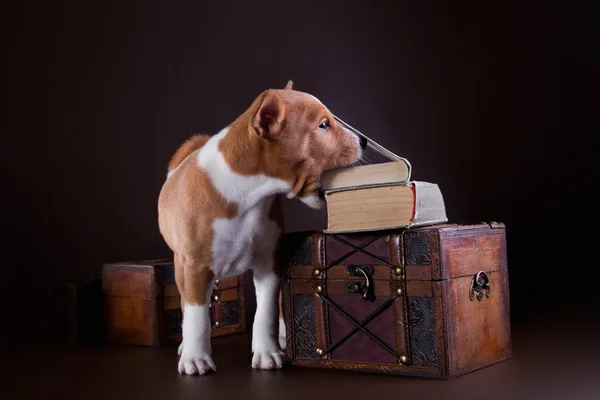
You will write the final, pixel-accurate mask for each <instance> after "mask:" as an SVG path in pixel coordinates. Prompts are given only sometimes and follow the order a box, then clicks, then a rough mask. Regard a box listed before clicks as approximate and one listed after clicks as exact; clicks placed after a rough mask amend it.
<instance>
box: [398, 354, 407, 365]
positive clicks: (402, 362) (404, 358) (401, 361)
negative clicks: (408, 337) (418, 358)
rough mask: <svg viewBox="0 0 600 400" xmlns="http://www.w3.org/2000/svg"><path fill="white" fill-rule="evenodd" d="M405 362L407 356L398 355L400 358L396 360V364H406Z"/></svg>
mask: <svg viewBox="0 0 600 400" xmlns="http://www.w3.org/2000/svg"><path fill="white" fill-rule="evenodd" d="M407 362H408V357H406V356H400V359H399V360H398V364H406V363H407Z"/></svg>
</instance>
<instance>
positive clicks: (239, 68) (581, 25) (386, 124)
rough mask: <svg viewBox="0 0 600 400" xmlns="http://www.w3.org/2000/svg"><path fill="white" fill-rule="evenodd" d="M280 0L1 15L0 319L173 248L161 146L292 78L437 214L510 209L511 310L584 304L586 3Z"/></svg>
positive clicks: (589, 227)
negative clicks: (397, 168) (116, 265)
mask: <svg viewBox="0 0 600 400" xmlns="http://www.w3.org/2000/svg"><path fill="white" fill-rule="evenodd" d="M269 3H274V4H270V5H269ZM283 3H286V4H285V5H282V4H280V3H276V2H266V1H252V2H238V3H233V2H228V1H222V2H218V3H216V4H208V3H206V2H188V4H187V5H185V6H183V5H181V4H179V2H168V3H165V2H162V5H160V6H157V5H151V4H149V3H147V2H140V3H138V4H135V5H134V3H133V2H116V3H114V4H113V3H109V2H98V3H96V4H95V5H91V3H90V2H64V1H63V2H48V3H45V4H44V5H39V4H34V3H31V2H27V3H26V5H24V6H22V8H21V9H19V10H13V13H7V14H5V15H6V18H8V19H9V22H10V24H9V26H11V27H12V28H11V29H10V30H9V33H8V34H7V36H6V37H7V38H8V40H9V42H10V45H11V46H9V47H8V49H9V51H10V53H9V56H8V57H7V58H6V59H5V62H6V64H7V65H8V66H9V67H10V72H9V74H7V75H6V76H5V80H6V81H7V84H8V87H9V93H10V97H9V98H8V100H9V103H10V105H9V107H8V108H7V111H8V118H7V122H8V127H7V128H6V129H5V130H4V134H3V136H4V140H5V144H4V145H3V157H2V161H3V164H4V165H3V171H4V174H3V175H4V192H3V193H4V194H3V196H2V198H3V199H2V200H3V203H4V205H3V207H2V209H3V210H4V213H5V217H4V219H3V220H4V221H5V222H4V224H3V228H4V229H3V230H4V233H5V235H6V236H5V239H4V244H5V246H6V250H5V252H4V257H6V261H5V263H4V267H5V268H4V273H3V286H4V288H5V289H8V294H7V298H10V299H13V300H10V304H11V305H10V306H6V308H7V312H8V316H5V317H4V319H6V318H8V319H10V320H11V321H12V322H11V326H13V328H11V329H10V330H3V331H4V332H3V334H9V335H13V334H14V335H18V336H22V335H23V334H27V332H29V333H31V332H38V331H39V330H40V329H42V328H43V327H40V326H38V325H39V324H38V323H37V322H36V321H37V320H36V318H35V316H34V315H35V314H32V312H35V310H38V309H39V307H40V304H42V305H43V303H44V299H43V298H38V297H36V295H35V291H36V287H37V286H38V285H40V284H49V283H52V282H54V281H56V280H64V279H66V280H74V281H80V280H82V279H84V278H87V277H89V276H94V275H99V273H100V268H101V265H102V263H104V262H107V261H120V260H134V259H144V258H154V257H163V256H170V254H169V252H168V249H167V247H166V246H165V245H164V243H163V241H162V239H161V237H160V235H159V232H158V228H157V216H156V203H157V196H158V192H159V190H160V188H161V184H162V183H163V181H164V178H165V173H166V164H167V162H168V160H169V157H170V156H171V155H172V153H173V152H174V151H175V150H176V148H177V146H178V145H179V144H180V143H181V142H182V141H183V140H184V139H186V138H187V137H188V136H189V135H191V134H192V133H195V132H200V131H201V132H207V133H215V132H217V131H218V130H220V129H221V128H222V127H224V126H225V125H227V124H228V123H230V122H231V121H232V120H233V119H235V118H236V117H237V116H238V115H239V114H240V113H241V112H242V111H244V109H245V108H246V107H247V106H248V105H249V104H250V103H251V101H252V100H253V99H254V98H255V96H257V95H258V94H259V93H260V92H261V91H263V90H265V89H267V88H272V87H276V88H279V87H282V86H283V85H285V83H286V81H287V80H288V79H290V78H291V79H293V80H294V81H295V85H296V88H297V89H298V90H302V91H307V92H310V93H312V94H314V95H316V96H317V97H319V98H320V99H321V100H322V101H323V102H324V103H325V104H327V105H328V106H329V107H330V109H331V110H333V111H334V112H335V113H336V114H338V115H339V116H341V117H342V118H344V119H345V120H347V121H348V122H349V123H351V124H352V125H354V126H356V127H357V128H359V129H360V130H362V131H363V132H364V133H366V134H367V135H370V136H371V137H372V138H374V139H375V140H377V141H378V142H380V143H381V144H383V145H384V146H386V147H388V148H389V149H391V150H392V151H394V152H396V153H398V154H400V155H402V156H405V157H407V158H408V159H409V160H410V161H411V163H412V164H413V167H414V174H413V177H414V179H418V180H428V181H433V182H436V183H438V184H439V185H440V187H441V189H442V190H443V193H444V195H445V199H446V206H447V211H448V215H449V218H450V219H451V222H458V223H469V222H479V221H490V220H495V221H502V222H504V223H506V225H507V228H508V230H507V234H508V245H509V246H508V248H509V268H510V276H511V290H512V292H511V296H512V297H511V299H512V306H513V317H514V320H515V323H516V324H518V323H520V321H527V320H529V319H531V318H536V317H537V316H538V315H540V314H547V315H552V314H553V313H554V312H555V311H556V309H555V308H551V307H549V306H547V305H549V304H554V305H562V306H563V307H564V310H566V311H568V310H569V309H570V305H575V306H574V307H572V309H575V312H578V311H577V310H578V307H579V306H577V305H578V304H588V300H590V299H592V297H593V295H594V294H595V292H596V291H597V289H596V287H595V286H596V285H595V284H593V283H592V282H591V281H590V278H592V277H593V275H591V276H590V275H588V273H589V274H593V273H595V271H596V270H597V261H596V260H597V257H596V256H595V254H597V250H596V248H595V247H596V246H597V242H595V236H594V233H593V230H594V227H595V226H596V225H597V223H598V217H597V213H595V211H596V209H597V206H596V203H597V201H596V200H595V199H596V198H595V197H593V196H592V192H593V190H595V187H594V186H595V185H596V183H597V181H598V170H599V168H598V167H597V166H596V162H597V159H596V153H597V147H594V146H593V144H594V143H595V142H596V141H597V138H596V135H597V130H596V131H593V130H592V128H591V126H592V125H591V124H590V121H592V118H593V117H594V115H593V114H594V113H597V104H598V103H597V100H596V97H591V96H589V95H588V94H589V93H587V91H588V90H590V93H591V81H589V80H588V79H590V78H591V77H592V71H594V68H593V66H592V64H591V61H592V59H591V56H589V54H590V53H588V50H589V49H588V46H589V45H591V44H592V40H593V39H592V38H593V35H592V34H591V26H592V23H593V21H592V20H591V13H587V12H586V11H585V10H578V9H576V8H575V7H574V6H571V8H566V7H558V6H554V5H553V6H550V5H549V4H548V3H547V2H541V1H532V2H518V3H517V2H515V4H509V3H508V2H501V3H502V4H500V5H499V4H495V5H491V4H490V3H489V2H488V3H487V4H481V2H448V3H447V4H445V5H437V6H435V7H434V6H425V5H420V4H422V3H421V2H391V1H390V2H379V1H370V2H356V4H354V3H352V2H349V1H337V2H327V3H326V4H325V3H323V2H317V1H305V2H283ZM483 3H486V2H483ZM300 4H302V5H300ZM286 209H287V224H288V231H296V230H303V229H320V228H322V227H323V224H324V215H323V213H322V212H314V211H310V210H308V209H307V208H306V207H304V206H303V205H301V204H300V203H287V204H286ZM588 268H589V269H588ZM7 304H8V303H7ZM32 310H33V311H32ZM569 312H570V311H569ZM27 327H33V328H34V329H33V330H28V329H27ZM24 332H25V333H24Z"/></svg>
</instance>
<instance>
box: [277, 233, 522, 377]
mask: <svg viewBox="0 0 600 400" xmlns="http://www.w3.org/2000/svg"><path fill="white" fill-rule="evenodd" d="M282 262H283V263H284V265H285V268H284V272H283V280H282V291H283V308H284V317H285V325H286V335H287V349H286V352H287V358H288V361H289V362H290V363H291V364H292V365H295V366H300V367H315V368H331V369H345V370H353V371H366V372H374V373H384V374H393V375H406V376H419V377H427V378H441V379H448V378H453V377H456V376H459V375H462V374H465V373H468V372H470V371H474V370H477V369H480V368H483V367H486V366H489V365H492V364H494V363H497V362H500V361H502V360H506V359H508V358H510V357H511V356H512V350H511V333H510V311H509V297H508V273H507V258H506V237H505V227H504V225H503V224H500V223H491V224H477V225H454V224H441V225H432V226H426V227H420V228H411V229H404V230H402V229H398V230H393V231H377V232H362V233H352V234H327V233H322V232H300V233H290V234H287V235H285V237H284V241H283V247H282Z"/></svg>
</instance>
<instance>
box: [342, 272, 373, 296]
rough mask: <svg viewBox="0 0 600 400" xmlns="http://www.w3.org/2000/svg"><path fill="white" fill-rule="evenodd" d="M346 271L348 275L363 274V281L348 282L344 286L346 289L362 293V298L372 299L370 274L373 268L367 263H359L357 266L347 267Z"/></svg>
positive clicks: (350, 291)
mask: <svg viewBox="0 0 600 400" xmlns="http://www.w3.org/2000/svg"><path fill="white" fill-rule="evenodd" d="M346 273H347V274H348V275H350V276H360V275H362V276H364V278H365V282H364V283H362V282H359V283H357V282H352V283H349V284H348V286H347V287H346V290H347V291H348V292H349V293H362V297H363V299H364V300H371V301H372V300H374V299H375V296H374V295H373V294H374V292H373V282H372V278H371V275H372V274H373V268H372V267H370V266H368V265H359V266H351V267H348V269H347V270H346Z"/></svg>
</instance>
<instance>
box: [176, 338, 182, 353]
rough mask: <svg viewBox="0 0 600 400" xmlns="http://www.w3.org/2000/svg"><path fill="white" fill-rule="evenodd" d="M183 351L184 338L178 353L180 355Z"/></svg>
mask: <svg viewBox="0 0 600 400" xmlns="http://www.w3.org/2000/svg"><path fill="white" fill-rule="evenodd" d="M181 353H183V340H182V341H181V343H180V344H179V348H178V349H177V355H178V356H180V355H181Z"/></svg>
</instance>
